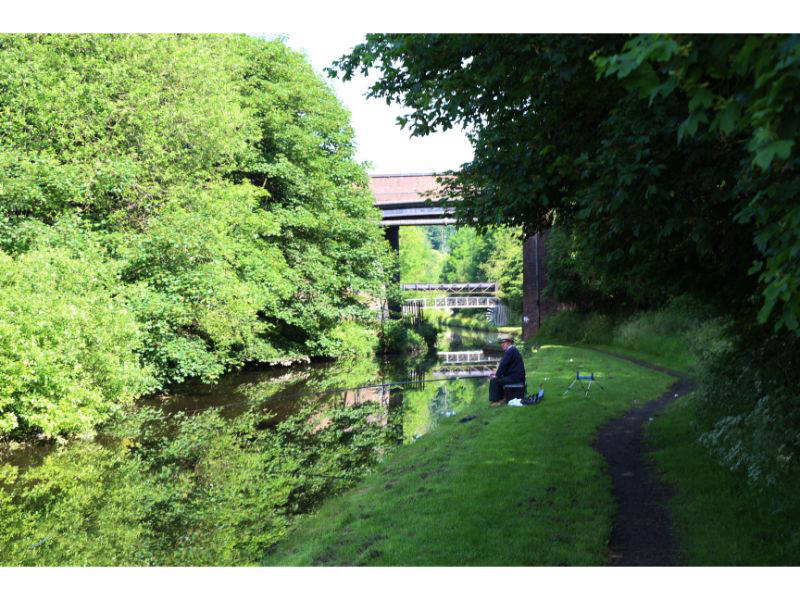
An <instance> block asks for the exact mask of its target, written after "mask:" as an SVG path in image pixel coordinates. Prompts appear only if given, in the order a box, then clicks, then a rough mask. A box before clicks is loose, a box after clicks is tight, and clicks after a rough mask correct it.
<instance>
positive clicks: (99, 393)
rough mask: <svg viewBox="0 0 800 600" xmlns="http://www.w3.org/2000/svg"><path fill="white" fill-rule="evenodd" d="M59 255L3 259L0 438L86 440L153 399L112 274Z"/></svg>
mask: <svg viewBox="0 0 800 600" xmlns="http://www.w3.org/2000/svg"><path fill="white" fill-rule="evenodd" d="M71 254H72V253H71V252H70V251H69V250H68V249H66V248H45V249H41V250H33V251H31V252H28V253H26V254H23V255H21V256H19V257H17V258H16V259H12V258H11V257H10V256H8V255H6V254H3V253H2V252H0V433H2V434H6V433H9V432H12V431H14V430H15V429H19V431H20V432H22V431H41V432H42V433H43V434H44V435H46V436H48V437H53V436H56V435H58V434H60V433H74V432H86V431H89V430H91V429H92V428H93V427H94V426H95V425H96V424H97V423H99V422H101V421H103V420H105V419H107V418H108V417H109V416H110V415H111V414H113V413H114V412H115V411H116V410H118V408H119V407H120V406H124V405H126V404H130V403H131V402H133V400H134V399H135V398H137V397H138V396H140V395H141V394H143V393H145V392H146V391H148V390H150V389H152V388H153V386H154V383H155V382H154V380H153V379H152V377H151V376H150V371H149V370H148V369H147V368H143V367H142V366H141V365H140V363H139V358H138V355H137V352H138V351H139V350H140V349H141V343H142V336H141V333H140V330H139V328H138V326H137V324H136V321H135V320H134V316H133V314H131V311H130V310H129V309H128V307H127V306H126V305H125V303H124V302H123V301H122V300H121V299H120V297H119V295H118V293H117V292H118V291H119V288H120V287H121V286H120V285H119V282H118V279H117V277H116V272H115V271H116V268H115V267H116V266H115V265H114V264H113V263H111V262H110V261H107V260H104V259H103V258H102V257H101V255H100V254H98V253H97V252H95V253H93V254H91V253H86V254H84V255H82V256H80V258H75V257H73V256H72V255H71Z"/></svg>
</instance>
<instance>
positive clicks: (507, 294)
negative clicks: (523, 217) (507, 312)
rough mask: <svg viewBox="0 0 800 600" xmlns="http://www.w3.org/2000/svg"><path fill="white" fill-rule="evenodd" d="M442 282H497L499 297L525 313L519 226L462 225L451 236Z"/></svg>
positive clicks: (508, 304) (516, 309) (513, 308)
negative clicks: (480, 229)
mask: <svg viewBox="0 0 800 600" xmlns="http://www.w3.org/2000/svg"><path fill="white" fill-rule="evenodd" d="M449 243H450V253H449V254H448V255H447V258H446V260H445V262H444V266H443V267H442V281H445V282H457V281H494V282H497V283H498V284H499V286H500V292H499V296H500V297H501V298H502V299H503V300H504V302H505V304H506V305H507V306H509V308H511V309H512V310H513V311H515V312H516V313H518V314H521V313H522V240H521V238H520V232H519V230H517V229H512V228H505V227H496V228H493V229H489V230H486V231H484V232H483V233H479V232H478V231H477V230H475V229H474V228H472V227H467V226H464V227H460V228H459V229H458V230H457V231H456V233H455V235H453V237H452V238H450V242H449Z"/></svg>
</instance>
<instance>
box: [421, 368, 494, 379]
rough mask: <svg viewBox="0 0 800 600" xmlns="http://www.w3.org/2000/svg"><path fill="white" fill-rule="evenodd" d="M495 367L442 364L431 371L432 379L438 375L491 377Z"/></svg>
mask: <svg viewBox="0 0 800 600" xmlns="http://www.w3.org/2000/svg"><path fill="white" fill-rule="evenodd" d="M492 373H494V369H487V368H486V367H481V366H479V365H475V366H470V365H459V366H455V365H454V366H450V367H447V366H442V367H438V368H436V369H434V370H433V371H431V374H430V376H431V379H433V378H438V377H452V378H456V377H489V375H491V374H492Z"/></svg>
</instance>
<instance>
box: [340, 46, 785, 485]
mask: <svg viewBox="0 0 800 600" xmlns="http://www.w3.org/2000/svg"><path fill="white" fill-rule="evenodd" d="M372 70H375V71H377V72H378V73H377V75H378V77H377V79H376V80H375V83H374V84H373V85H372V88H371V92H370V94H371V95H372V96H375V97H381V98H385V99H386V100H387V101H394V102H398V103H401V104H403V105H404V106H405V108H406V109H407V110H406V114H404V115H403V116H402V117H400V118H399V123H400V124H401V125H403V126H408V127H409V129H410V132H411V134H412V135H426V134H428V133H430V132H432V131H434V130H437V129H448V128H450V127H452V126H454V125H460V126H463V127H465V128H466V129H468V130H469V131H471V139H472V141H473V147H474V151H475V155H474V159H473V160H472V161H471V162H470V163H468V164H466V165H464V166H463V167H462V168H461V169H460V170H459V172H458V173H453V174H450V175H452V177H446V178H443V180H442V185H443V186H444V188H445V190H446V192H445V195H448V196H450V197H452V198H460V199H462V202H460V203H459V204H458V209H457V214H458V217H459V219H460V220H461V222H462V223H464V224H470V225H475V226H477V227H478V228H479V229H481V230H482V231H485V230H488V229H490V228H492V227H495V226H497V225H505V226H512V227H520V228H522V230H523V231H524V232H525V234H527V235H530V234H533V233H535V232H538V231H542V232H543V231H545V230H549V229H552V233H551V245H550V257H549V258H550V268H549V281H550V284H551V285H550V293H551V294H552V295H553V296H554V297H555V298H556V299H557V300H560V301H563V302H570V303H572V304H573V305H575V307H576V308H577V309H578V310H580V311H582V312H589V311H600V312H602V313H605V314H608V315H609V316H608V318H610V319H622V318H623V316H624V315H626V314H627V315H630V314H631V313H632V312H633V311H637V310H644V309H658V308H660V307H662V306H663V305H664V304H665V303H666V302H668V301H669V300H671V299H675V298H680V297H685V296H687V295H688V296H689V297H694V298H698V299H701V301H702V304H703V305H705V306H707V307H708V311H709V313H710V315H711V316H712V317H713V318H719V319H720V321H719V325H720V326H721V327H722V328H723V330H724V336H723V338H722V339H721V340H715V339H714V336H713V335H712V332H714V331H715V329H714V328H715V327H716V325H713V326H710V328H709V329H706V330H704V331H703V330H701V332H700V333H698V335H699V336H700V338H703V339H704V342H705V343H706V347H705V348H704V349H703V351H702V352H701V353H700V354H698V355H697V356H693V357H692V358H693V359H696V360H698V361H699V363H700V364H699V367H698V373H700V374H701V375H702V377H700V378H699V381H703V382H707V385H706V384H704V387H703V388H702V389H701V390H700V391H699V395H698V413H697V418H698V422H701V423H702V424H703V427H704V431H703V432H702V434H701V435H702V439H703V442H704V443H705V444H706V445H707V446H708V447H709V448H710V449H711V450H712V451H713V453H714V454H715V455H716V456H717V457H718V458H719V459H720V460H721V461H722V462H723V464H726V465H728V466H730V467H731V468H733V469H743V470H745V471H746V472H747V473H748V474H749V476H750V477H751V479H752V481H754V482H756V483H757V484H758V485H760V486H762V488H763V489H771V490H775V489H776V487H775V486H778V485H781V482H792V485H796V484H797V483H796V482H797V481H800V478H798V475H799V474H800V408H799V405H798V395H797V391H796V390H797V386H796V382H795V381H794V379H795V375H794V373H795V372H796V369H797V357H798V356H800V337H798V335H800V293H798V290H800V260H798V256H800V254H799V253H800V195H799V192H798V190H800V183H799V181H800V179H799V178H800V145H798V140H799V139H800V118H798V115H800V102H798V98H800V83H799V82H800V36H798V35H652V34H647V35H611V36H610V35H580V36H578V35H486V34H477V35H472V34H469V35H426V34H386V35H384V34H374V35H369V36H367V39H366V41H365V42H364V43H362V44H360V45H358V46H356V47H355V48H354V49H353V50H352V52H351V53H350V54H349V55H346V56H344V57H342V58H341V59H340V60H339V61H337V62H336V63H335V65H334V67H333V68H332V69H331V74H339V75H341V76H342V77H343V78H345V79H348V78H349V77H351V76H352V75H353V74H355V73H357V72H363V73H369V72H370V71H372ZM587 99H590V100H587ZM570 318H573V317H570ZM565 324H566V323H565ZM610 324H611V323H607V322H603V321H602V318H601V317H594V320H593V321H591V322H587V323H586V325H587V326H588V327H589V330H587V332H586V334H585V335H587V336H588V337H587V338H586V339H590V338H592V337H597V336H598V335H602V332H604V331H608V326H609V325H610ZM650 325H652V326H653V327H656V328H657V327H658V324H657V323H651V324H650ZM648 326H649V325H648V324H647V323H644V322H642V323H640V324H639V325H635V324H629V325H628V329H627V332H625V331H622V330H619V331H618V332H617V333H615V334H613V337H615V338H616V339H617V340H625V339H627V342H626V343H627V344H628V345H629V346H630V345H641V342H642V339H638V340H637V339H635V338H636V337H637V336H638V335H639V330H640V329H642V328H644V329H646V328H647V327H648ZM572 329H574V326H571V327H565V328H564V332H563V333H565V334H566V335H572V334H571V333H570V330H572ZM591 330H594V331H595V332H596V333H592V331H591ZM582 335H583V334H582ZM671 335H672V334H671ZM612 341H613V340H612ZM661 343H665V342H658V343H657V344H661ZM670 344H672V349H673V350H680V348H679V347H678V346H679V341H678V338H675V337H674V336H673V342H670ZM661 350H666V348H658V347H651V348H647V349H646V351H647V352H657V351H661ZM681 354H683V359H682V361H683V363H684V364H686V363H687V362H688V361H690V360H691V359H689V358H688V355H687V354H686V353H685V352H681ZM699 435H700V434H699Z"/></svg>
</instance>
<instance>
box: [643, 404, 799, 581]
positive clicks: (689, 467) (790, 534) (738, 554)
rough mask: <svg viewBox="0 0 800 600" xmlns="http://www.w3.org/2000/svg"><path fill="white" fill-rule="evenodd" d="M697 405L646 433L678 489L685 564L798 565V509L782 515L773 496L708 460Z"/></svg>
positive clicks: (676, 407)
mask: <svg viewBox="0 0 800 600" xmlns="http://www.w3.org/2000/svg"><path fill="white" fill-rule="evenodd" d="M695 401H696V398H695V396H693V395H689V396H688V397H683V398H680V399H678V400H677V401H676V402H675V403H674V404H672V405H671V406H669V407H667V409H666V411H665V413H664V414H662V415H659V416H658V417H657V418H656V419H655V420H654V421H653V423H651V424H650V425H649V427H648V429H647V441H648V444H649V445H650V447H651V448H652V454H651V456H652V458H653V459H654V461H655V462H656V464H658V466H659V471H660V472H661V473H663V477H664V479H665V480H666V481H667V482H669V484H670V485H671V486H672V488H673V489H674V490H675V495H674V496H673V498H672V499H671V500H670V506H669V508H670V512H671V513H672V516H673V520H674V522H675V525H676V533H677V537H678V540H679V543H680V548H681V554H682V557H681V558H682V562H683V564H688V565H709V566H710V565H719V566H755V565H764V566H777V565H787V566H789V565H796V564H797V559H798V556H800V533H799V532H798V529H797V522H798V518H800V510H798V509H799V508H800V507H798V506H796V504H795V506H794V508H793V510H786V507H784V509H783V510H779V511H778V510H776V494H775V490H774V489H770V490H767V491H764V490H759V489H758V488H757V487H755V486H753V485H752V482H751V481H750V480H749V479H748V478H747V477H746V476H745V474H744V473H731V472H730V471H728V470H727V469H726V468H724V467H721V466H720V465H719V464H718V463H717V462H716V461H715V460H714V459H713V458H712V457H710V456H709V455H708V452H707V451H706V448H704V447H703V446H702V445H701V444H700V443H698V441H697V437H698V434H699V433H700V431H699V429H698V427H697V422H696V419H695V410H694V403H695ZM786 491H787V492H788V491H789V490H786ZM793 492H794V490H792V491H791V492H790V494H791V495H793Z"/></svg>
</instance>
